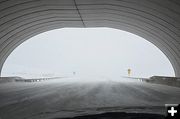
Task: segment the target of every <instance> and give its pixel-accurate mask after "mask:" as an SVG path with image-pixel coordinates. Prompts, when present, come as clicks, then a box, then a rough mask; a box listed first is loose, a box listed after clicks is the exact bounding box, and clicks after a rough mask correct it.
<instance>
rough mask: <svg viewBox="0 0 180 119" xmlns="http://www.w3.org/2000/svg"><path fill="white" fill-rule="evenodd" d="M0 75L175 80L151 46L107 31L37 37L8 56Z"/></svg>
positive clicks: (69, 31)
mask: <svg viewBox="0 0 180 119" xmlns="http://www.w3.org/2000/svg"><path fill="white" fill-rule="evenodd" d="M128 70H130V71H129V72H128ZM128 73H129V74H128ZM1 74H2V76H3V77H7V76H11V77H12V76H18V77H23V78H42V77H75V76H76V77H77V76H79V77H84V76H85V77H86V78H87V77H92V78H95V77H96V78H97V77H98V79H101V78H102V79H105V80H112V79H113V80H114V79H116V80H118V79H119V78H120V77H122V76H128V75H131V76H132V77H146V78H147V77H151V76H171V77H174V76H175V73H174V69H173V67H172V65H171V63H170V61H169V60H168V58H167V57H166V56H165V55H164V54H163V52H162V51H161V50H160V49H159V48H157V47H156V46H155V45H154V44H152V43H150V42H149V41H147V40H145V39H144V38H142V37H140V36H137V35H135V34H132V33H129V32H126V31H121V30H117V29H113V28H106V27H102V28H62V29H55V30H51V31H47V32H44V33H41V34H39V35H36V36H34V37H32V38H30V39H28V40H27V41H25V42H23V43H22V44H21V45H20V46H18V47H17V48H16V49H15V50H14V51H13V52H12V53H11V54H10V55H9V57H8V58H7V60H6V61H5V63H4V65H3V68H2V73H1ZM90 79H91V78H90Z"/></svg>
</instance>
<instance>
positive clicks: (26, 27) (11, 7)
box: [0, 0, 180, 77]
mask: <svg viewBox="0 0 180 119" xmlns="http://www.w3.org/2000/svg"><path fill="white" fill-rule="evenodd" d="M64 27H82V28H86V27H110V28H116V29H121V30H124V31H128V32H131V33H133V34H136V35H138V36H141V37H143V38H145V39H146V40H148V41H150V42H151V43H153V44H154V45H156V46H157V47H158V48H159V49H160V50H161V51H162V52H163V53H164V54H165V55H166V56H167V57H168V58H169V60H170V62H171V64H172V66H173V68H174V70H175V74H176V76H178V77H179V76H180V1H179V0H0V71H1V69H2V66H3V64H4V62H5V61H6V59H7V57H8V56H9V55H10V53H11V52H12V51H13V50H14V49H15V48H16V47H17V46H19V45H20V44H21V43H23V42H24V41H26V40H28V39H29V38H31V37H33V36H35V35H37V34H39V33H42V32H45V31H49V30H53V29H57V28H64Z"/></svg>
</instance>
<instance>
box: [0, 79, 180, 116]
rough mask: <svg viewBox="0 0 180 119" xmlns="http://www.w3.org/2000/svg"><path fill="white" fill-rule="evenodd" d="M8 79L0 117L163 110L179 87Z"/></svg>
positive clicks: (179, 97)
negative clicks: (28, 81) (13, 80)
mask: <svg viewBox="0 0 180 119" xmlns="http://www.w3.org/2000/svg"><path fill="white" fill-rule="evenodd" d="M65 80H67V81H61V79H53V80H49V81H43V82H32V83H25V82H24V83H23V82H10V83H4V84H0V119H53V118H56V117H69V116H77V115H84V114H94V113H100V112H107V111H128V112H129V111H132V112H133V111H136V112H148V113H160V114H162V113H164V112H163V111H164V104H166V103H180V88H177V87H170V86H164V85H159V84H149V83H145V82H138V81H111V80H107V81H92V82H90V81H84V82H79V81H68V78H67V79H65Z"/></svg>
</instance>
